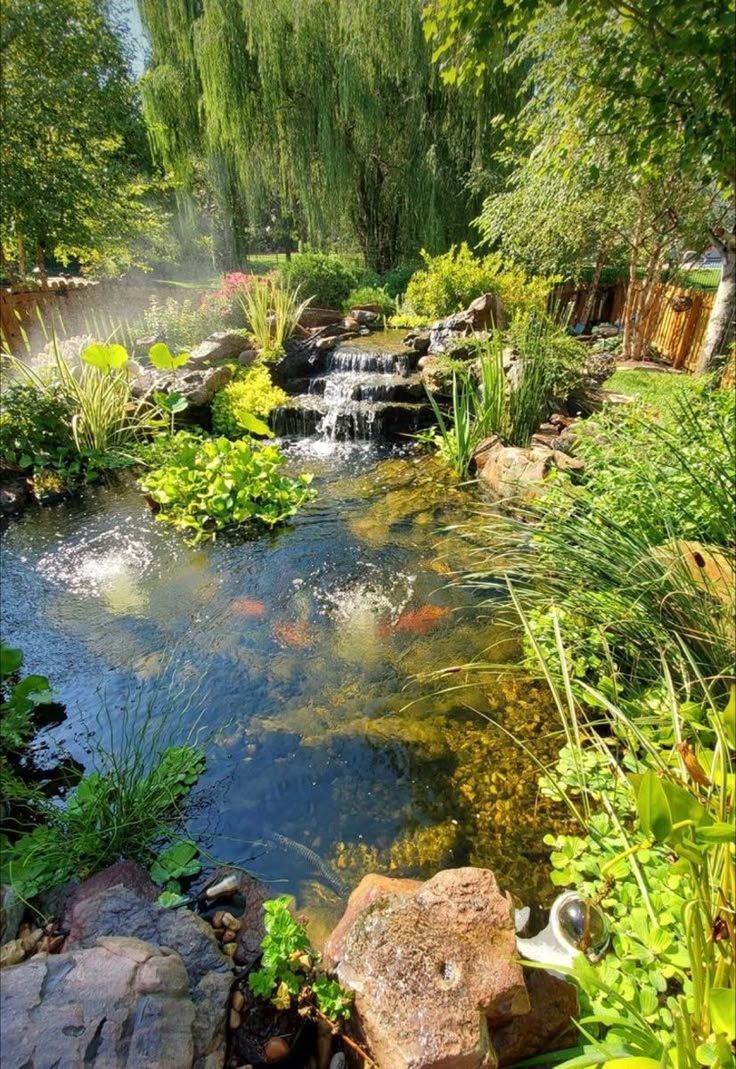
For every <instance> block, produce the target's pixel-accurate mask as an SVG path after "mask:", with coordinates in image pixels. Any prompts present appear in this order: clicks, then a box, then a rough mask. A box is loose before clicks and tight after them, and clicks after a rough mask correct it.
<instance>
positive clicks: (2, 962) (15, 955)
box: [0, 939, 26, 969]
mask: <svg viewBox="0 0 736 1069" xmlns="http://www.w3.org/2000/svg"><path fill="white" fill-rule="evenodd" d="M25 956H26V952H25V950H24V949H23V940H22V939H11V940H10V942H9V943H4V944H3V946H2V948H1V949H0V969H4V968H5V967H6V966H7V965H18V964H19V963H20V962H21V961H23V960H24V958H25Z"/></svg>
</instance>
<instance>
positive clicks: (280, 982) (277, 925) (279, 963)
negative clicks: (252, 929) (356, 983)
mask: <svg viewBox="0 0 736 1069" xmlns="http://www.w3.org/2000/svg"><path fill="white" fill-rule="evenodd" d="M291 902H292V899H291V898H290V897H289V895H281V896H280V897H279V898H272V899H270V900H269V901H268V902H264V903H263V912H264V914H265V918H264V924H265V928H266V934H265V936H264V937H263V943H262V947H263V956H262V958H261V963H260V967H259V968H258V969H256V970H254V971H253V972H251V973H250V974H249V976H248V986H249V988H250V990H251V992H252V993H253V994H254V995H257V996H259V997H260V998H266V999H271V1001H272V1002H273V1004H274V1006H276V1008H277V1009H288V1008H289V1006H290V1005H291V1002H292V999H295V998H297V997H298V996H299V995H300V993H301V992H302V991H303V990H305V989H307V988H308V989H309V990H310V991H311V992H312V994H313V995H314V998H315V999H316V1004H317V1008H318V1009H319V1011H320V1012H321V1013H322V1014H323V1015H324V1016H325V1017H327V1018H328V1019H329V1020H331V1021H337V1020H339V1019H340V1018H341V1017H342V1018H346V1019H347V1018H349V1017H350V1012H351V1009H350V1008H351V1004H352V1001H353V995H352V992H350V991H348V990H346V989H345V988H344V987H342V986H341V985H340V984H339V983H337V981H336V980H331V979H330V978H329V977H328V976H325V975H324V974H323V973H319V972H318V970H317V966H318V964H319V954H318V953H317V952H316V951H315V950H313V949H312V947H311V945H310V942H309V936H308V935H307V932H306V929H305V928H304V926H303V925H301V924H300V923H299V922H298V921H297V920H296V919H295V917H294V916H293V915H292V913H291V910H290V905H291Z"/></svg>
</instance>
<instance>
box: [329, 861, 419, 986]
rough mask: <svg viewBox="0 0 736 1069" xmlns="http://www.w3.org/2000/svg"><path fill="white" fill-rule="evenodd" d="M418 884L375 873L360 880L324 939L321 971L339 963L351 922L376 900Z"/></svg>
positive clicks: (411, 889)
mask: <svg viewBox="0 0 736 1069" xmlns="http://www.w3.org/2000/svg"><path fill="white" fill-rule="evenodd" d="M421 886H422V883H421V880H403V879H397V878H396V877H393V876H383V875H381V874H380V873H378V872H369V873H368V875H367V876H364V877H363V879H362V880H361V881H360V883H359V884H358V886H357V887H356V888H355V890H354V891H352V892H351V894H350V897H349V898H348V904H347V906H346V907H345V912H344V913H343V915H342V917H341V918H340V920H339V921H338V922H337V925H336V926H335V928H334V929H333V931H332V933H331V934H330V936H329V937H328V938H327V940H326V942H325V945H324V951H323V954H322V960H323V961H324V964H325V968H327V969H334V968H335V966H336V965H337V963H338V962H339V961H340V959H341V958H342V955H343V951H344V949H345V943H346V941H347V939H348V936H349V934H350V929H351V928H352V927H353V924H354V922H355V918H356V917H357V916H358V914H359V913H362V912H363V910H364V909H367V908H368V906H370V905H371V903H373V902H375V901H376V899H377V898H385V897H386V895H397V894H411V893H413V892H414V891H416V890H417V888H419V887H421Z"/></svg>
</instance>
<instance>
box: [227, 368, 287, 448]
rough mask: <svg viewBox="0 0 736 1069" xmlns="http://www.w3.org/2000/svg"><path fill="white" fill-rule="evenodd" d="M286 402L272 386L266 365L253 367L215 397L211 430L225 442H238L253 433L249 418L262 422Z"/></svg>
mask: <svg viewBox="0 0 736 1069" xmlns="http://www.w3.org/2000/svg"><path fill="white" fill-rule="evenodd" d="M286 400H287V396H286V393H285V392H284V391H283V390H282V389H281V387H280V386H276V385H274V383H273V381H272V379H271V375H270V372H269V370H268V368H267V367H266V366H265V364H262V363H260V362H259V363H256V364H253V365H252V366H251V367H250V368H248V369H247V370H246V371H245V373H244V374H243V377H242V378H238V379H237V380H236V381H235V382H230V383H228V385H227V386H225V388H224V389H222V390H220V391H219V392H218V393H217V394H216V395H215V397H214V400H213V402H212V430H213V431H214V432H215V433H216V434H224V435H225V436H226V437H227V438H239V437H241V436H242V435H243V433H248V432H250V431H252V419H251V417H252V416H254V415H255V416H262V417H264V418H265V417H267V416H269V415H270V414H271V412H272V411H273V409H274V408H277V407H278V405H283V404H285V403H286Z"/></svg>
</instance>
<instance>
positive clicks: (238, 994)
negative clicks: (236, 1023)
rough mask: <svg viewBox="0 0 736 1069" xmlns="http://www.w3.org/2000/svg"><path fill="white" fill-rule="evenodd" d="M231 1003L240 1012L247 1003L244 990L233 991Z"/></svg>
mask: <svg viewBox="0 0 736 1069" xmlns="http://www.w3.org/2000/svg"><path fill="white" fill-rule="evenodd" d="M230 1005H231V1006H232V1008H233V1009H234V1010H237V1011H238V1013H240V1011H241V1010H242V1008H243V1006H244V1005H245V995H244V994H243V992H242V991H233V997H232V999H231V1000H230Z"/></svg>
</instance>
